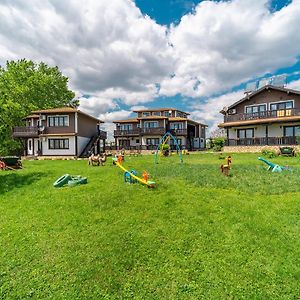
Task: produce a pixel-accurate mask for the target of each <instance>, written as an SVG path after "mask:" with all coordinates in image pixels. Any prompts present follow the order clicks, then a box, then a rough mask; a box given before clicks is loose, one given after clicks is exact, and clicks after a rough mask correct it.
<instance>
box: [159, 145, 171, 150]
mask: <svg viewBox="0 0 300 300" xmlns="http://www.w3.org/2000/svg"><path fill="white" fill-rule="evenodd" d="M169 149H170V145H169V144H164V145H160V150H169Z"/></svg>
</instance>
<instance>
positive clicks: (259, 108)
mask: <svg viewBox="0 0 300 300" xmlns="http://www.w3.org/2000/svg"><path fill="white" fill-rule="evenodd" d="M264 111H266V104H261V105H253V106H246V114H256V113H259V112H264Z"/></svg>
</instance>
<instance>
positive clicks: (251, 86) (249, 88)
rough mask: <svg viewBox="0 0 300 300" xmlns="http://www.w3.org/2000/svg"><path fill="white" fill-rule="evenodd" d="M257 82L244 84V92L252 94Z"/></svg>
mask: <svg viewBox="0 0 300 300" xmlns="http://www.w3.org/2000/svg"><path fill="white" fill-rule="evenodd" d="M256 86H257V82H256V81H254V82H248V83H247V84H246V88H245V92H253V91H255V90H256Z"/></svg>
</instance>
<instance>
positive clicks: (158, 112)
mask: <svg viewBox="0 0 300 300" xmlns="http://www.w3.org/2000/svg"><path fill="white" fill-rule="evenodd" d="M152 115H153V116H160V111H154V112H153V113H152Z"/></svg>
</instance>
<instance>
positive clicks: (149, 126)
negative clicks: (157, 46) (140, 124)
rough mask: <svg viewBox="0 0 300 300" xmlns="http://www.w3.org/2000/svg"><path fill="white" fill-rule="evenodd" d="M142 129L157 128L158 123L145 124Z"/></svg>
mask: <svg viewBox="0 0 300 300" xmlns="http://www.w3.org/2000/svg"><path fill="white" fill-rule="evenodd" d="M144 127H145V128H157V127H158V122H157V121H151V122H145V123H144Z"/></svg>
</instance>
